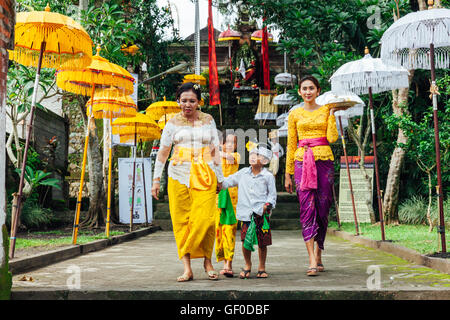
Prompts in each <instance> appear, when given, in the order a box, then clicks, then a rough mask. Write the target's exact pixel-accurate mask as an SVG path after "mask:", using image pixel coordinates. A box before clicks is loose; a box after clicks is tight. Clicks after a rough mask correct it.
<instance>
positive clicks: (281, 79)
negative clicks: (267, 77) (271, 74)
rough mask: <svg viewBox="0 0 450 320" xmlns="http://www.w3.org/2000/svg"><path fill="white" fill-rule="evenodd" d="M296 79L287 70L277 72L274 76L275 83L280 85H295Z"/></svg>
mask: <svg viewBox="0 0 450 320" xmlns="http://www.w3.org/2000/svg"><path fill="white" fill-rule="evenodd" d="M296 81H297V77H296V76H295V75H293V74H290V73H287V72H283V73H279V74H277V75H276V76H275V83H276V84H279V85H280V86H290V85H295V82H296Z"/></svg>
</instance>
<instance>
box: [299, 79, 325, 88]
mask: <svg viewBox="0 0 450 320" xmlns="http://www.w3.org/2000/svg"><path fill="white" fill-rule="evenodd" d="M307 80H309V81H311V82H312V83H314V85H315V86H316V88H317V90H320V83H319V80H317V79H316V77H314V76H304V77H303V78H301V80H300V82H299V83H298V87H299V89H300V88H301V86H302V83H303V82H305V81H307Z"/></svg>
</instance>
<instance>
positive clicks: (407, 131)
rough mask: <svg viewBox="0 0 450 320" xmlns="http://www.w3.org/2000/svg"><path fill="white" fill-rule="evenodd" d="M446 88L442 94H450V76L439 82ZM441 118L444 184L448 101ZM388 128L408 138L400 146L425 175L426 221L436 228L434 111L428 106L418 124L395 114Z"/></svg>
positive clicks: (449, 143)
mask: <svg viewBox="0 0 450 320" xmlns="http://www.w3.org/2000/svg"><path fill="white" fill-rule="evenodd" d="M439 83H440V84H442V85H443V86H444V88H445V91H444V93H443V95H445V96H447V97H448V96H449V95H450V76H448V75H447V76H446V77H445V78H443V79H441V80H440V81H439ZM438 116H439V126H440V128H439V139H440V142H441V150H442V151H441V158H442V166H443V167H442V172H443V178H444V181H445V182H447V181H449V180H450V179H449V176H448V174H449V171H450V165H449V163H450V161H449V160H450V102H449V101H448V100H447V101H446V102H445V105H444V110H443V112H441V111H439V112H438ZM386 122H387V123H388V126H392V127H394V128H400V129H401V130H402V132H404V135H405V136H406V138H407V139H406V143H398V147H399V148H402V149H403V150H405V152H406V153H407V154H408V155H409V156H410V159H414V161H415V163H416V164H417V167H418V168H419V169H420V170H421V171H422V172H423V173H425V174H426V179H424V180H425V181H424V185H425V186H426V187H427V190H428V207H427V220H428V223H429V225H430V231H431V230H432V229H433V223H432V219H431V207H432V201H433V186H436V185H437V181H436V175H435V174H434V173H435V170H436V157H435V149H434V148H435V141H434V126H433V110H432V107H429V108H428V110H427V111H426V112H425V113H424V114H423V118H422V119H421V120H420V121H419V122H416V121H414V120H413V119H412V116H411V114H403V115H396V114H393V115H392V116H390V117H387V118H386Z"/></svg>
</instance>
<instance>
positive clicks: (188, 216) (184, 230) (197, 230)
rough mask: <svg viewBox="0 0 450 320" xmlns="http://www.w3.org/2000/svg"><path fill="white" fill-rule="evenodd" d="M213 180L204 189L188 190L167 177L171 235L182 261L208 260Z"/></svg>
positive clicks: (213, 210) (214, 210) (212, 227)
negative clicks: (187, 255) (184, 257)
mask: <svg viewBox="0 0 450 320" xmlns="http://www.w3.org/2000/svg"><path fill="white" fill-rule="evenodd" d="M216 187H217V183H216V178H215V176H214V177H213V183H212V184H211V186H210V187H209V189H207V190H196V189H193V188H188V187H186V186H185V185H183V184H181V183H179V182H178V181H177V180H174V179H172V178H171V177H169V180H168V185H167V192H168V195H169V209H170V216H171V219H172V227H173V233H174V236H175V241H176V243H177V248H178V257H179V258H180V259H181V258H182V257H183V256H185V255H186V254H190V257H191V259H196V258H204V257H206V258H209V259H210V258H211V256H212V251H213V247H214V239H215V218H216V213H217V207H216Z"/></svg>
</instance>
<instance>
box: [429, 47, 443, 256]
mask: <svg viewBox="0 0 450 320" xmlns="http://www.w3.org/2000/svg"><path fill="white" fill-rule="evenodd" d="M430 64H431V85H432V87H433V88H435V86H436V69H435V61H434V44H433V43H431V44H430ZM432 95H433V122H434V143H435V144H434V145H435V150H436V171H437V190H436V191H437V196H438V203H439V204H438V205H439V228H438V233H440V234H441V245H442V252H444V253H445V252H447V245H446V242H445V222H444V202H443V201H444V195H443V193H442V175H441V151H440V142H439V126H438V108H437V96H436V93H435V92H434V90H432Z"/></svg>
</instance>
